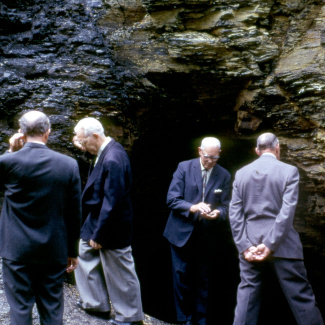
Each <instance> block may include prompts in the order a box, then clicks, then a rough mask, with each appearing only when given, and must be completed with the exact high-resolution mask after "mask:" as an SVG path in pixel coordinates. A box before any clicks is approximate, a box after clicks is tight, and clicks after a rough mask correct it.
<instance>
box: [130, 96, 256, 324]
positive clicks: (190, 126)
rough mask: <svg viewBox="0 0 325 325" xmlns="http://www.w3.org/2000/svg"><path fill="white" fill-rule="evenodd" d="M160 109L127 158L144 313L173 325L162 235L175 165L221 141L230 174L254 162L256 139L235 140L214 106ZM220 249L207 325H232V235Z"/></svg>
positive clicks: (229, 120)
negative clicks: (204, 143)
mask: <svg viewBox="0 0 325 325" xmlns="http://www.w3.org/2000/svg"><path fill="white" fill-rule="evenodd" d="M162 106H163V105H161V103H160V106H159V107H156V108H155V109H154V110H153V111H150V112H149V113H148V114H147V115H146V116H145V117H144V118H143V119H142V122H141V123H142V124H141V130H145V133H142V135H141V136H140V137H139V139H138V140H137V141H136V142H135V144H134V146H133V148H132V153H131V156H130V158H131V163H132V169H133V176H134V182H133V208H134V215H135V236H134V244H133V251H134V257H135V261H136V267H137V272H138V275H139V279H140V283H141V288H142V296H143V306H144V311H145V313H148V314H149V315H151V316H154V317H156V318H158V319H161V320H164V321H168V322H173V321H175V319H176V318H175V310H174V300H173V285H172V274H171V258H170V247H169V243H168V242H167V240H166V239H165V238H164V237H163V230H164V227H165V224H166V221H167V218H168V215H169V211H168V209H167V206H166V196H167V191H168V187H169V184H170V181H171V179H172V175H173V173H174V171H175V170H176V167H177V164H178V163H179V162H181V161H183V160H188V159H192V158H196V157H198V147H199V146H200V141H201V139H202V138H204V137H205V136H215V137H217V138H219V140H220V141H221V146H222V155H221V158H220V160H219V163H220V165H222V166H223V167H225V168H226V169H228V170H229V172H230V173H231V174H232V175H234V172H235V170H237V169H238V168H239V167H240V166H239V165H238V164H244V163H246V162H247V161H249V160H251V159H252V154H253V153H254V141H255V140H254V138H252V139H251V138H247V139H245V140H243V139H241V140H239V138H238V137H237V136H236V135H235V134H234V131H233V128H234V127H233V126H234V123H235V116H234V115H233V114H227V110H222V109H221V107H219V109H218V107H217V106H216V105H206V106H204V107H202V106H199V105H198V104H191V105H188V103H184V102H183V103H178V104H177V108H176V107H174V106H173V104H172V105H169V106H167V107H168V112H166V109H164V108H163V107H162ZM222 112H223V113H222ZM239 157H240V159H239ZM222 245H223V247H219V248H216V249H217V251H216V254H215V256H211V259H212V272H211V277H210V282H211V289H212V290H211V295H210V309H211V310H212V312H211V313H209V314H210V323H211V324H215V323H216V320H218V321H219V322H220V321H222V324H231V322H232V317H233V310H234V307H235V297H236V288H237V284H238V281H239V271H238V260H237V252H236V249H235V247H234V245H233V242H232V238H231V235H230V231H229V232H227V233H225V234H224V241H223V242H222ZM216 305H217V306H219V307H218V308H217V309H218V310H219V308H220V310H223V313H222V314H219V313H218V314H216V313H215V312H214V310H216V308H215V306H216ZM216 316H218V317H217V318H216Z"/></svg>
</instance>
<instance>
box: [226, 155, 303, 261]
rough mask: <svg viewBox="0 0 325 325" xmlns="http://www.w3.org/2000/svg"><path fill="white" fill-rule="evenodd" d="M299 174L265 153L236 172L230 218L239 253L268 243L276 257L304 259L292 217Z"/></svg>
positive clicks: (291, 167) (296, 199) (295, 203)
mask: <svg viewBox="0 0 325 325" xmlns="http://www.w3.org/2000/svg"><path fill="white" fill-rule="evenodd" d="M298 191H299V173H298V169H297V168H296V167H294V166H291V165H288V164H285V163H283V162H281V161H279V160H277V159H276V158H275V156H270V155H262V156H261V157H260V158H259V159H257V160H255V161H254V162H253V163H251V164H249V165H247V166H245V167H243V168H242V169H240V170H239V171H238V172H237V173H236V177H235V181H234V184H233V192H232V199H231V203H230V211H229V219H230V224H231V229H232V233H233V237H234V240H235V243H236V245H237V248H238V251H239V253H242V252H244V251H245V250H246V249H247V248H249V247H250V246H252V245H259V244H261V243H263V244H265V245H266V246H267V247H268V248H269V249H271V250H272V251H273V256H275V257H281V258H297V259H302V258H303V251H302V245H301V242H300V239H299V235H298V233H297V231H296V230H295V229H294V228H293V219H294V214H295V210H296V205H297V201H298Z"/></svg>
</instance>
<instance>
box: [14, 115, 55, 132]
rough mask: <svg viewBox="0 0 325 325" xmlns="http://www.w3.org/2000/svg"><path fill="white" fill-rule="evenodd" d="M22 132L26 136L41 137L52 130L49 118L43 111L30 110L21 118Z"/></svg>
mask: <svg viewBox="0 0 325 325" xmlns="http://www.w3.org/2000/svg"><path fill="white" fill-rule="evenodd" d="M19 126H20V131H21V133H22V134H23V135H24V136H26V137H39V136H42V135H44V134H45V133H47V132H48V131H49V130H50V127H51V124H50V120H49V118H48V117H47V116H46V115H45V114H44V113H42V112H39V111H30V112H27V113H25V114H24V115H23V116H22V117H21V119H20V120H19Z"/></svg>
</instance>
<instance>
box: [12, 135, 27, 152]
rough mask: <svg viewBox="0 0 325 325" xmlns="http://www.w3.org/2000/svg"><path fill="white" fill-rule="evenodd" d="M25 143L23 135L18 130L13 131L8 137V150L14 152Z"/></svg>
mask: <svg viewBox="0 0 325 325" xmlns="http://www.w3.org/2000/svg"><path fill="white" fill-rule="evenodd" d="M24 144H25V136H24V135H23V134H22V133H20V132H18V133H15V134H14V135H13V136H12V137H11V138H10V139H9V146H10V148H9V152H15V151H18V150H20V149H21V148H22V147H23V146H24Z"/></svg>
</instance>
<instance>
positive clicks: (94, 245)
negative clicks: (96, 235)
mask: <svg viewBox="0 0 325 325" xmlns="http://www.w3.org/2000/svg"><path fill="white" fill-rule="evenodd" d="M89 245H90V246H91V247H92V248H93V249H101V248H103V247H102V245H101V244H98V243H96V242H94V241H93V240H92V239H90V242H89Z"/></svg>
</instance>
